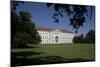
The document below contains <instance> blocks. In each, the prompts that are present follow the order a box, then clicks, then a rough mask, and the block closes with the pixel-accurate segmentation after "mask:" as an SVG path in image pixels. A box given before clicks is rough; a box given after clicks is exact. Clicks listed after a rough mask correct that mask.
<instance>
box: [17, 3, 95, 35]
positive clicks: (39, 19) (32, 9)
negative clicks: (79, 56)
mask: <svg viewBox="0 0 100 67" xmlns="http://www.w3.org/2000/svg"><path fill="white" fill-rule="evenodd" d="M89 8H90V6H88V7H87V9H88V11H90V9H89ZM16 11H17V12H20V11H26V12H29V13H31V16H32V17H31V19H32V21H33V22H34V23H35V24H36V26H37V27H49V28H56V29H68V30H70V31H72V32H74V30H73V27H72V26H70V25H69V23H70V21H69V17H68V16H67V15H65V16H64V17H59V23H54V20H53V18H52V16H53V13H54V8H53V7H49V8H48V7H47V6H46V4H45V3H39V2H24V4H22V5H20V6H18V7H17V9H16ZM86 20H87V21H86V22H85V23H84V24H83V27H81V28H80V29H79V30H78V33H75V35H80V34H86V33H87V32H88V31H89V30H91V29H93V30H94V29H95V7H94V6H93V11H92V19H91V20H90V19H89V17H87V19H86Z"/></svg>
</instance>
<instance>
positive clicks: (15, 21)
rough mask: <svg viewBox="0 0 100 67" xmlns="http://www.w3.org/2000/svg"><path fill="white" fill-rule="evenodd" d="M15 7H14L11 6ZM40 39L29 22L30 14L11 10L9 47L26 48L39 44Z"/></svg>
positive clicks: (30, 21) (32, 24)
mask: <svg viewBox="0 0 100 67" xmlns="http://www.w3.org/2000/svg"><path fill="white" fill-rule="evenodd" d="M12 6H15V5H12ZM40 42H41V38H40V36H39V34H38V32H37V30H36V27H35V24H34V23H33V22H32V20H31V14H30V13H28V12H24V11H20V12H19V13H16V10H15V9H12V10H11V47H27V46H28V44H39V43H40Z"/></svg>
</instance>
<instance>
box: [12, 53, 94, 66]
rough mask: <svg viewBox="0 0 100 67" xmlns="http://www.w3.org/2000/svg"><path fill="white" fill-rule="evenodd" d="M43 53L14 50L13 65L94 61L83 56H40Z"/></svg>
mask: <svg viewBox="0 0 100 67" xmlns="http://www.w3.org/2000/svg"><path fill="white" fill-rule="evenodd" d="M40 54H43V53H42V52H33V51H32V52H14V53H11V66H12V67H14V66H26V65H42V64H56V63H72V62H85V61H94V60H88V59H83V58H76V59H71V58H62V57H60V56H44V57H40V56H39V57H38V56H37V55H40Z"/></svg>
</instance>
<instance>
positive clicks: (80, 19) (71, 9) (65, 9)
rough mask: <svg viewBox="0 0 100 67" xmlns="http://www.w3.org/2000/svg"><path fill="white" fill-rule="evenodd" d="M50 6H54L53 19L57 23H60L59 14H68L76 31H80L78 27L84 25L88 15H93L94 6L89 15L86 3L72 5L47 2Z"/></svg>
mask: <svg viewBox="0 0 100 67" xmlns="http://www.w3.org/2000/svg"><path fill="white" fill-rule="evenodd" d="M47 6H48V7H51V6H53V8H54V11H55V12H54V14H53V19H54V22H55V23H59V18H58V16H61V17H63V16H65V15H67V16H68V17H69V20H70V23H69V25H71V26H72V27H73V29H75V32H76V33H77V32H78V29H79V28H80V27H82V26H83V24H84V23H85V22H86V16H87V17H90V19H91V17H92V10H93V7H92V6H91V7H90V9H91V11H90V12H89V15H88V10H87V6H85V5H71V4H54V3H47Z"/></svg>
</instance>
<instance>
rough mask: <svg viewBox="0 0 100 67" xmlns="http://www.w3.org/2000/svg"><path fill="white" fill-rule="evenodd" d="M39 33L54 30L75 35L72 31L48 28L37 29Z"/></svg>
mask: <svg viewBox="0 0 100 67" xmlns="http://www.w3.org/2000/svg"><path fill="white" fill-rule="evenodd" d="M37 30H38V31H52V30H60V31H61V32H64V33H73V32H72V31H70V30H68V29H55V28H47V27H37Z"/></svg>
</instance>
